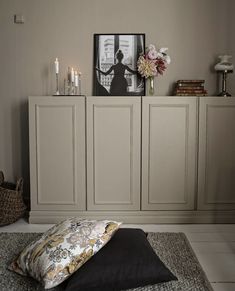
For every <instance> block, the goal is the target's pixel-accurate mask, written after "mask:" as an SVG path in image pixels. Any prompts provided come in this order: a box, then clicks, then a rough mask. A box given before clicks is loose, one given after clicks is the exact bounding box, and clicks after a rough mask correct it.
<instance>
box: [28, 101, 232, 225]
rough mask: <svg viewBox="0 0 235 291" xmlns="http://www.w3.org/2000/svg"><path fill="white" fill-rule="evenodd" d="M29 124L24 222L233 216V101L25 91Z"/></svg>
mask: <svg viewBox="0 0 235 291" xmlns="http://www.w3.org/2000/svg"><path fill="white" fill-rule="evenodd" d="M85 104H86V106H85ZM199 108H200V110H199ZM85 125H86V130H85ZM29 131H30V177H31V183H30V184H31V211H30V222H32V223H55V222H58V221H60V220H62V219H65V218H67V217H71V216H80V217H84V218H87V217H89V218H94V219H111V218H112V219H113V220H121V221H124V222H126V223H140V224H141V223H213V222H217V223H235V199H234V193H235V183H234V175H235V172H234V164H235V152H234V148H235V135H234V131H235V98H218V97H197V96H191V97H181V96H172V97H170V96H162V97H156V96H155V97H151V96H145V97H140V96H136V97H133V96H132V97H127V96H122V97H120V96H110V97H107V96H103V97H102V96H100V97H97V96H88V97H85V96H83V97H72V96H67V97H45V96H44V97H30V98H29ZM85 158H86V161H85Z"/></svg>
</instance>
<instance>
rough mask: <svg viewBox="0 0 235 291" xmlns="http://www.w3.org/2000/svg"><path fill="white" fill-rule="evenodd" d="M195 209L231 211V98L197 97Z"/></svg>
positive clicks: (234, 146)
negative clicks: (197, 155) (198, 100)
mask: <svg viewBox="0 0 235 291" xmlns="http://www.w3.org/2000/svg"><path fill="white" fill-rule="evenodd" d="M198 166H199V168H198V169H199V172H198V178H199V182H198V209H202V210H205V209H221V210H222V209H235V98H229V97H225V98H223V97H204V98H200V108H199V164H198Z"/></svg>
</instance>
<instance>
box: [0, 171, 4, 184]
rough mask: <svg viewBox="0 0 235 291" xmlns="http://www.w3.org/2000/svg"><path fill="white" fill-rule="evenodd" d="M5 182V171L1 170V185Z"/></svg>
mask: <svg viewBox="0 0 235 291" xmlns="http://www.w3.org/2000/svg"><path fill="white" fill-rule="evenodd" d="M3 182H4V174H3V171H0V185H2V183H3Z"/></svg>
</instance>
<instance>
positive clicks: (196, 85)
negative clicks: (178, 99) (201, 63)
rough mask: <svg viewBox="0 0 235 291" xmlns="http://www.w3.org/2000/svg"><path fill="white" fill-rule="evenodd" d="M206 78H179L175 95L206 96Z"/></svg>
mask: <svg viewBox="0 0 235 291" xmlns="http://www.w3.org/2000/svg"><path fill="white" fill-rule="evenodd" d="M204 83H205V80H178V81H177V82H176V84H175V88H174V95H175V96H206V95H207V90H205V88H204Z"/></svg>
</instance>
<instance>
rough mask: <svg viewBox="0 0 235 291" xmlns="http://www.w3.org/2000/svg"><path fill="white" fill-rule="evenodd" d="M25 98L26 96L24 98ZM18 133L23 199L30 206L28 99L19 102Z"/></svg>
mask: <svg viewBox="0 0 235 291" xmlns="http://www.w3.org/2000/svg"><path fill="white" fill-rule="evenodd" d="M24 99H25V100H27V98H24ZM19 112H20V113H19V114H20V116H19V120H20V124H19V131H20V132H19V135H20V142H21V143H20V148H21V152H20V153H19V155H20V156H21V169H20V172H21V173H22V176H23V179H24V193H23V196H24V200H25V203H26V205H27V207H28V208H29V206H30V181H29V179H30V175H29V126H28V124H29V122H28V101H23V102H21V104H20V110H19Z"/></svg>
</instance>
